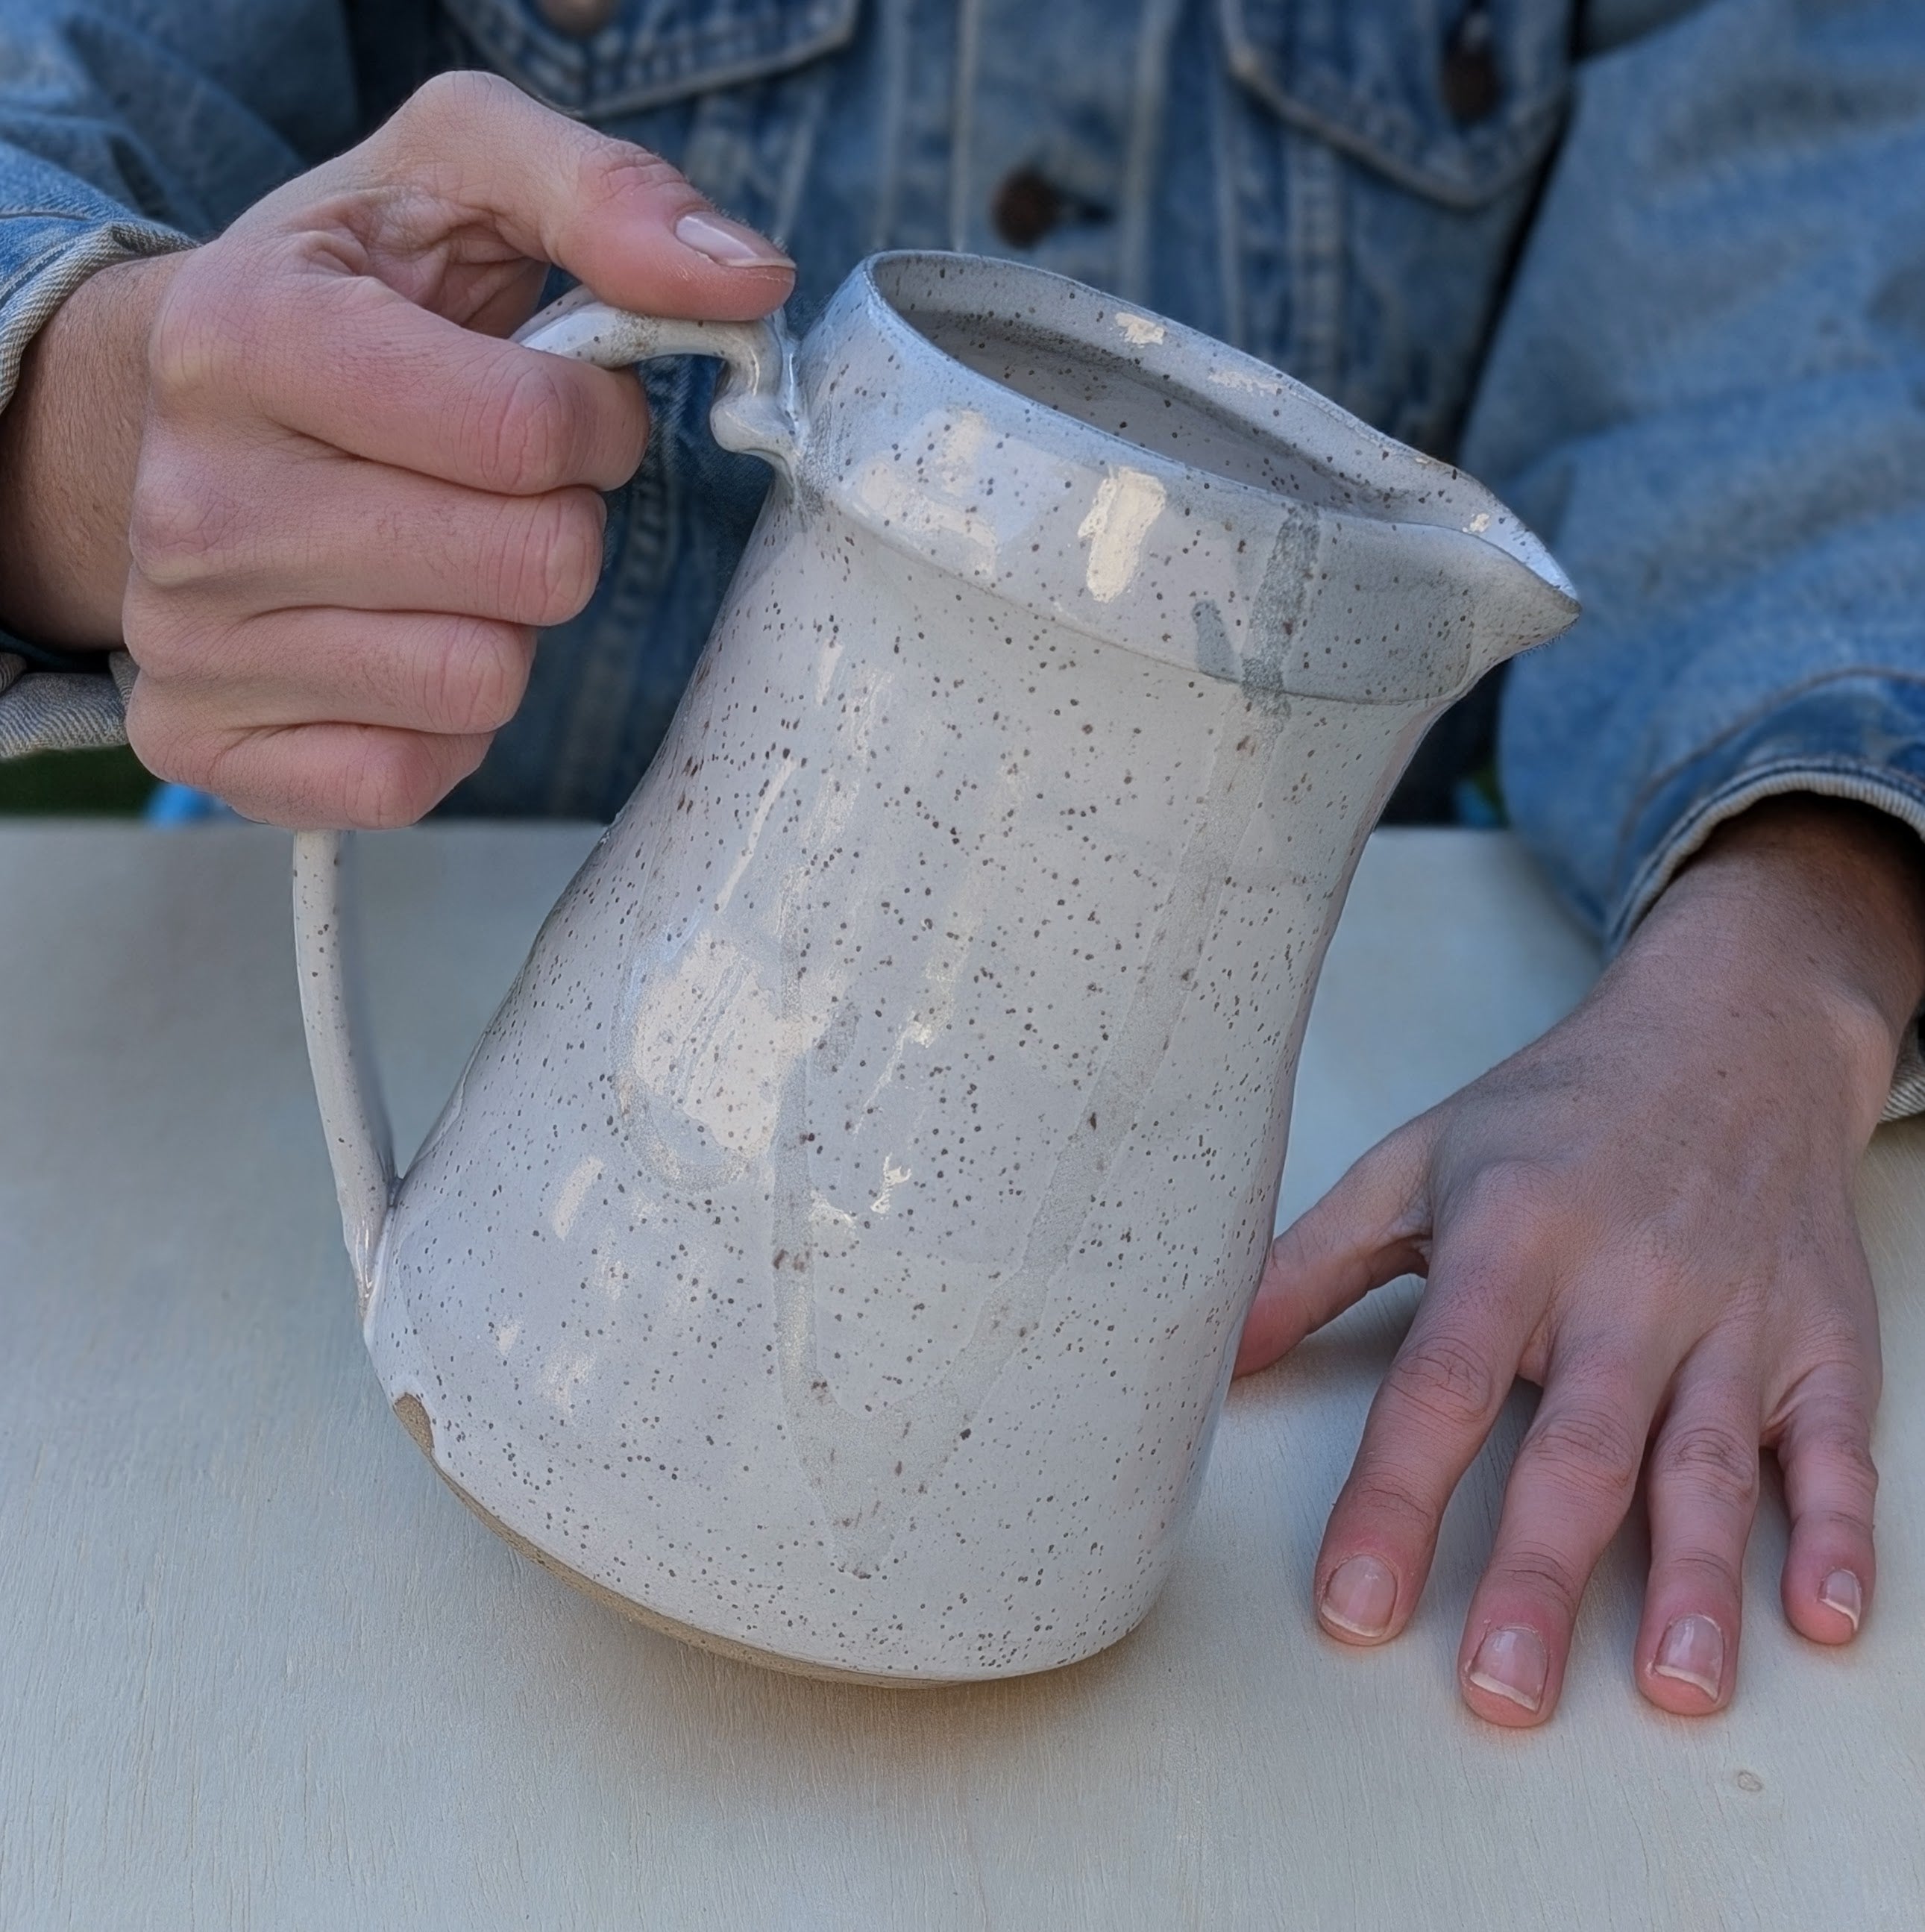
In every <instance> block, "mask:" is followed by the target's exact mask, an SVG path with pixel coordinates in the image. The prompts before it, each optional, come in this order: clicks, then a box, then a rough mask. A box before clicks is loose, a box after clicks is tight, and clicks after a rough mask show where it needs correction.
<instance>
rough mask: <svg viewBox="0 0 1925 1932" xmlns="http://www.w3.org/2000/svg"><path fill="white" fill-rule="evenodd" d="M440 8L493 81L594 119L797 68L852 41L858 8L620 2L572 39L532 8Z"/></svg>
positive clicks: (477, 1)
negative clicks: (491, 71) (503, 80)
mask: <svg viewBox="0 0 1925 1932" xmlns="http://www.w3.org/2000/svg"><path fill="white" fill-rule="evenodd" d="M442 4H443V5H445V7H447V9H448V12H449V13H451V15H452V16H453V17H454V19H455V20H456V21H457V23H459V24H460V26H461V27H462V28H463V29H464V30H465V31H466V32H467V33H468V34H469V35H470V36H471V37H472V39H473V40H475V43H476V44H477V46H478V47H479V48H480V49H481V52H482V53H483V54H484V55H485V56H486V57H487V61H488V62H489V64H490V65H491V66H492V67H493V68H495V69H496V71H498V72H499V73H501V74H505V75H507V76H508V78H509V79H510V80H513V81H514V82H515V83H517V85H518V86H521V87H523V88H524V89H526V90H527V92H529V93H530V94H532V95H534V96H535V98H536V99H537V100H539V101H544V102H545V103H546V104H547V105H548V106H549V107H554V108H559V110H561V111H562V113H565V114H572V115H579V116H581V117H583V118H598V117H601V116H604V115H616V114H626V113H634V112H637V111H638V110H641V109H643V108H648V107H659V106H661V104H663V103H664V101H675V100H679V99H680V98H682V97H684V96H685V95H692V94H703V93H707V92H709V91H710V90H712V89H716V88H723V87H730V86H735V85H736V84H737V83H739V82H742V81H749V80H760V79H761V78H762V77H763V76H765V75H767V74H777V73H780V72H781V71H783V70H784V69H785V68H792V67H799V66H800V65H802V63H803V62H805V61H809V60H813V59H814V58H816V57H817V55H820V54H826V53H829V52H832V51H833V50H834V49H835V48H837V47H839V46H841V45H842V44H843V43H844V42H845V41H847V40H848V39H849V37H850V35H851V34H853V33H854V31H855V30H856V13H857V11H858V10H859V7H860V6H861V4H862V0H799V4H798V0H622V5H619V7H617V8H616V10H615V12H614V13H613V17H611V18H610V20H609V22H608V24H607V26H604V27H601V28H597V29H596V30H595V31H594V32H593V33H592V34H588V35H586V36H584V37H579V38H577V37H574V36H571V35H569V34H564V33H561V32H559V31H557V30H556V28H553V26H550V25H549V23H547V20H544V18H543V17H542V14H541V10H540V8H539V7H538V6H537V5H535V0H442Z"/></svg>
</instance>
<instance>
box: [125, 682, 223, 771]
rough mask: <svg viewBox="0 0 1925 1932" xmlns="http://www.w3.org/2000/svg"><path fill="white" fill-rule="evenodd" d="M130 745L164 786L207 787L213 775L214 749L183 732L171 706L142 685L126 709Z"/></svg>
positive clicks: (134, 690)
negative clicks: (172, 712)
mask: <svg viewBox="0 0 1925 1932" xmlns="http://www.w3.org/2000/svg"><path fill="white" fill-rule="evenodd" d="M127 745H128V748H129V749H130V750H131V751H132V752H133V755H134V756H135V757H136V758H138V759H139V760H140V762H141V763H142V766H144V767H145V769H147V770H148V771H149V772H152V774H153V775H154V777H156V778H159V779H160V780H161V781H163V783H165V784H190V785H199V786H205V785H206V784H207V783H208V779H209V778H211V775H212V774H213V769H214V751H213V748H212V747H211V745H208V744H207V743H205V742H203V741H201V740H199V739H196V738H195V737H194V736H193V734H192V733H189V732H186V731H184V730H181V728H180V727H179V725H178V724H177V723H175V721H173V720H172V718H170V717H169V715H168V707H167V706H166V705H165V704H164V703H160V702H159V701H157V700H156V699H155V697H154V695H153V694H152V693H151V691H144V690H143V689H142V686H141V685H139V684H136V685H135V686H134V688H133V697H132V698H131V699H130V700H129V702H128V704H127Z"/></svg>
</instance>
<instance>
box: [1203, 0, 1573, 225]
mask: <svg viewBox="0 0 1925 1932" xmlns="http://www.w3.org/2000/svg"><path fill="white" fill-rule="evenodd" d="M1217 6H1218V9H1219V18H1220V20H1221V23H1222V34H1223V41H1224V46H1225V52H1226V54H1227V55H1228V62H1229V65H1230V68H1231V72H1232V73H1233V74H1234V75H1235V76H1236V77H1237V80H1239V81H1240V82H1241V83H1243V86H1245V87H1246V89H1249V92H1251V93H1252V95H1255V97H1256V98H1258V100H1259V101H1262V102H1263V103H1264V104H1265V105H1266V106H1267V107H1268V108H1269V109H1270V111H1271V112H1272V113H1274V114H1275V115H1276V116H1277V117H1278V118H1279V120H1281V121H1284V122H1285V124H1287V125H1289V126H1291V127H1296V128H1297V129H1298V130H1300V131H1301V132H1303V133H1306V134H1309V135H1312V136H1315V137H1316V138H1318V139H1321V140H1322V141H1324V142H1327V143H1328V144H1329V145H1330V146H1331V147H1332V148H1336V149H1337V150H1338V151H1340V152H1342V153H1343V154H1348V155H1349V156H1351V157H1353V158H1354V159H1355V160H1359V161H1361V162H1363V163H1364V164H1365V165H1366V166H1369V167H1370V168H1372V169H1375V171H1376V172H1378V174H1380V175H1382V176H1384V178H1386V179H1387V180H1389V181H1393V182H1395V183H1396V184H1397V185H1399V187H1404V188H1406V189H1408V190H1411V192H1413V193H1417V194H1420V195H1423V196H1427V197H1429V199H1432V200H1434V201H1437V202H1442V203H1443V204H1444V205H1447V206H1448V207H1452V208H1477V207H1480V206H1482V205H1483V204H1484V203H1486V202H1489V201H1490V200H1491V199H1493V198H1494V197H1495V196H1498V195H1499V194H1501V193H1503V191H1504V190H1505V189H1507V188H1508V187H1513V185H1515V184H1517V183H1518V182H1519V181H1522V180H1523V179H1524V178H1526V177H1527V176H1528V175H1530V173H1531V172H1532V171H1533V170H1534V169H1535V168H1537V166H1538V165H1539V164H1540V163H1541V162H1542V161H1543V159H1544V157H1545V156H1546V154H1548V153H1549V150H1550V148H1551V145H1552V142H1554V141H1555V139H1556V138H1557V136H1558V128H1559V124H1560V122H1561V119H1562V117H1563V113H1564V97H1565V90H1566V86H1567V80H1568V77H1569V73H1570V33H1571V15H1572V8H1571V7H1570V5H1569V4H1568V0H1217Z"/></svg>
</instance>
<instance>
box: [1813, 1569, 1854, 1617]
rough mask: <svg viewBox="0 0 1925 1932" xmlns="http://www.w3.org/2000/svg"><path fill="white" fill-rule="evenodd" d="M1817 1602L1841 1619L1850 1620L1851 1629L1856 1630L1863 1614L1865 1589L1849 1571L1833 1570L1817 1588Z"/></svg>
mask: <svg viewBox="0 0 1925 1932" xmlns="http://www.w3.org/2000/svg"><path fill="white" fill-rule="evenodd" d="M1818 1600H1819V1602H1820V1603H1821V1604H1823V1605H1824V1606H1825V1608H1826V1609H1827V1610H1836V1611H1837V1613H1838V1614H1839V1615H1840V1616H1841V1617H1849V1618H1850V1619H1852V1628H1853V1629H1854V1630H1856V1629H1857V1628H1858V1619H1860V1618H1861V1617H1862V1616H1864V1614H1865V1589H1864V1585H1863V1584H1862V1583H1860V1582H1859V1581H1858V1578H1857V1577H1855V1575H1854V1574H1852V1571H1849V1570H1834V1571H1832V1573H1831V1575H1830V1576H1829V1577H1826V1579H1825V1581H1824V1582H1823V1583H1821V1584H1820V1585H1819V1586H1818Z"/></svg>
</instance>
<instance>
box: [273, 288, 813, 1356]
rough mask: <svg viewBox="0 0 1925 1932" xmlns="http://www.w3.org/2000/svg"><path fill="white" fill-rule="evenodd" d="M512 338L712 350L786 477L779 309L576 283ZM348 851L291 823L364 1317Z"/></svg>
mask: <svg viewBox="0 0 1925 1932" xmlns="http://www.w3.org/2000/svg"><path fill="white" fill-rule="evenodd" d="M514 340H515V341H517V342H518V343H520V344H521V345H522V346H523V347H524V348H529V349H539V350H544V351H545V352H546V353H548V354H549V355H551V356H568V357H570V358H571V359H573V360H574V361H576V362H593V363H596V364H598V365H600V366H601V368H604V369H620V368H626V367H628V365H630V364H631V363H635V362H646V361H648V360H649V359H650V358H651V357H653V356H718V357H719V358H720V359H721V361H722V362H723V363H724V365H726V366H725V367H724V371H723V374H722V379H721V382H720V383H719V384H718V386H717V387H716V391H715V402H714V404H713V405H712V407H711V408H710V410H709V428H710V429H711V430H712V431H713V432H714V434H715V440H716V441H717V442H718V443H720V444H721V446H722V447H723V448H724V449H733V450H739V451H742V452H745V453H748V454H752V455H757V456H760V457H761V458H763V459H764V460H766V461H767V462H768V463H769V465H770V466H772V468H773V469H775V471H776V472H777V473H778V475H780V476H781V478H782V479H783V481H784V482H785V483H788V484H793V483H794V481H795V480H796V465H797V463H798V461H799V456H800V447H799V437H798V434H797V422H798V418H797V416H796V410H795V407H794V388H795V378H794V374H793V364H792V362H791V359H790V351H789V344H788V341H787V337H786V335H784V333H783V331H782V328H781V322H780V320H779V319H772V320H768V321H763V322H682V321H676V320H668V319H664V318H661V317H653V316H643V315H631V314H628V313H627V312H626V311H623V310H621V309H616V308H610V307H609V306H608V305H607V303H605V302H598V301H596V300H595V298H594V296H592V295H591V294H590V293H589V291H588V290H586V289H577V290H574V291H573V293H571V294H568V295H565V296H563V297H562V299H561V300H560V301H559V302H553V303H550V305H549V306H548V307H547V308H545V309H544V310H543V311H541V314H539V315H538V316H536V317H534V318H533V320H531V321H530V322H529V323H527V324H526V326H524V327H523V328H522V329H520V330H519V331H518V332H517V334H516V335H515V338H514ZM345 862H346V841H345V839H344V837H343V834H341V833H340V832H296V833H295V838H294V953H295V965H296V966H297V968H298V971H299V974H300V984H301V1023H302V1025H303V1026H304V1028H305V1030H306V1032H307V1059H308V1064H309V1065H310V1067H311V1068H312V1070H313V1076H314V1093H315V1097H316V1099H317V1100H319V1103H320V1109H321V1127H322V1132H323V1133H325V1135H326V1136H327V1141H328V1159H329V1160H330V1161H331V1163H333V1166H334V1192H335V1193H336V1195H337V1197H338V1199H339V1200H340V1210H341V1235H342V1238H343V1240H344V1241H346V1244H347V1251H348V1259H349V1261H350V1262H352V1264H353V1267H354V1280H355V1303H356V1307H357V1309H358V1312H359V1313H360V1316H361V1319H362V1320H363V1322H365V1321H366V1319H367V1313H368V1310H369V1308H370V1305H371V1304H372V1303H373V1298H374V1289H375V1283H376V1279H377V1277H378V1274H379V1259H380V1250H381V1238H382V1232H383V1231H384V1230H385V1227H386V1226H387V1220H388V1208H389V1207H390V1205H391V1204H392V1202H393V1201H394V1190H395V1189H396V1187H397V1186H398V1184H399V1176H398V1175H397V1173H396V1171H395V1166H394V1136H393V1134H392V1133H391V1130H390V1129H389V1127H388V1110H387V1108H386V1106H385V1104H384V1103H383V1102H382V1097H381V1087H380V1082H379V1079H377V1078H376V1075H375V1071H374V1066H373V1060H372V1058H370V1055H369V1053H368V1051H367V1046H366V1044H365V1043H366V1040H367V1028H366V1025H365V1024H364V1022H363V1020H362V1018H361V1013H360V1007H361V1001H360V998H359V977H360V976H359V974H358V971H357V957H356V949H355V947H354V944H353V943H352V930H351V898H350V895H349V893H348V892H347V891H346V888H345V883H344V880H345Z"/></svg>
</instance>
